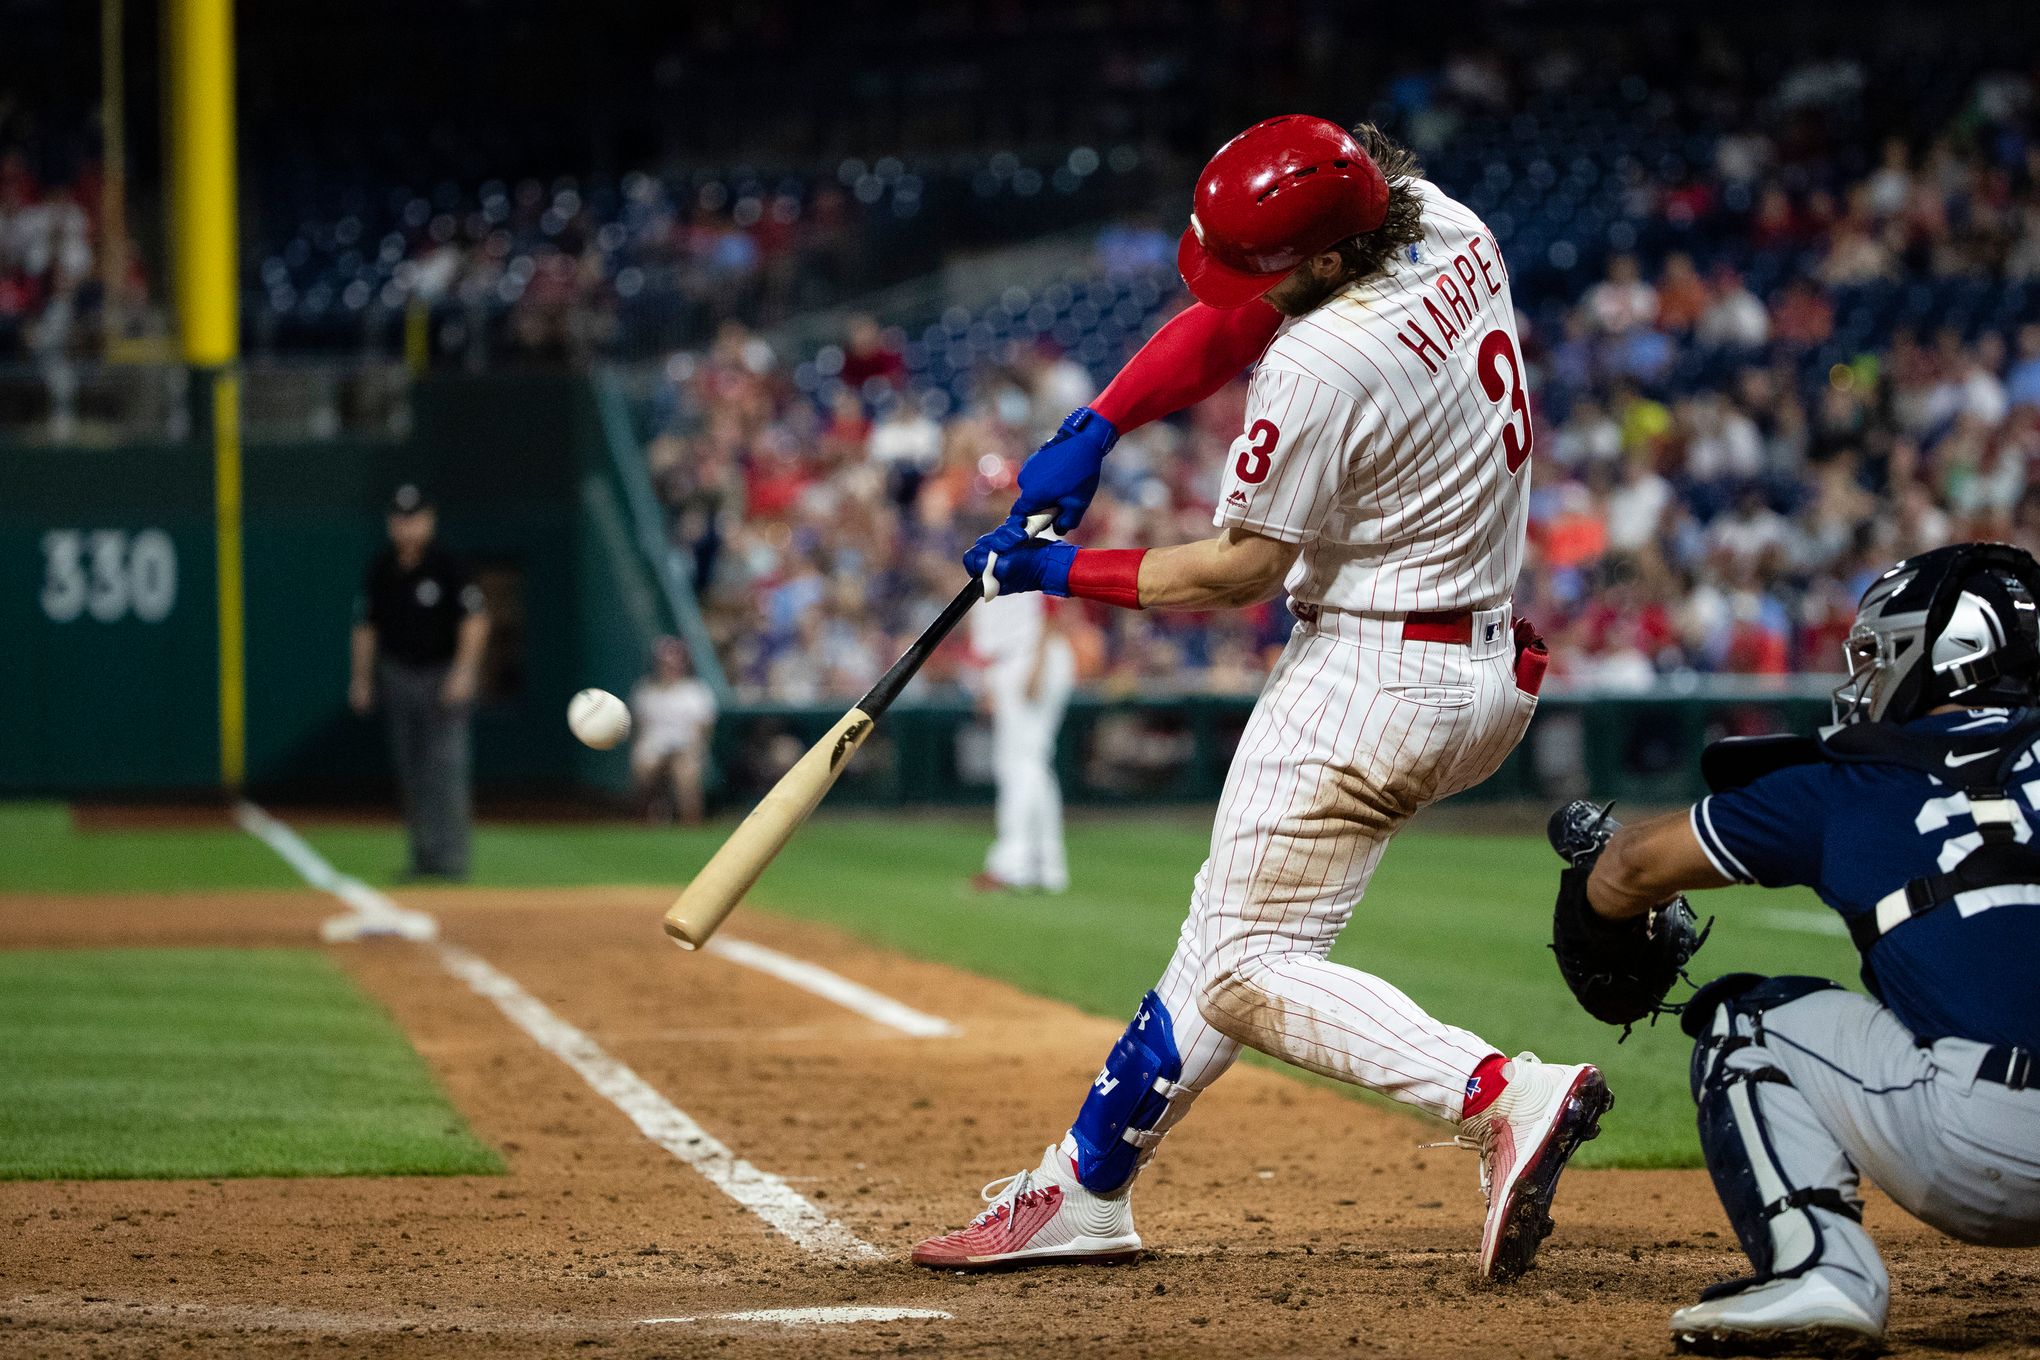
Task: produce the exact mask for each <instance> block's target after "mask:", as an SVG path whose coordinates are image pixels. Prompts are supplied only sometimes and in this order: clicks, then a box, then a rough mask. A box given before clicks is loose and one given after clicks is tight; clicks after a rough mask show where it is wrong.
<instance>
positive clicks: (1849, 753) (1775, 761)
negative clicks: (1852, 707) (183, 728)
mask: <svg viewBox="0 0 2040 1360" xmlns="http://www.w3.org/2000/svg"><path fill="white" fill-rule="evenodd" d="M2036 739H2040V708H2020V709H2013V710H2011V711H2010V714H2009V721H2007V722H2005V723H2004V724H2003V725H2000V726H1994V727H1992V728H1991V729H1990V730H1988V731H1970V732H1963V731H1954V732H1924V731H1918V730H1910V729H1907V728H1902V727H1898V726H1895V725H1893V724H1890V723H1880V722H1859V723H1851V724H1849V725H1847V726H1844V727H1835V728H1829V729H1827V730H1826V731H1825V732H1823V733H1822V734H1821V735H1819V736H1818V737H1730V738H1727V739H1725V740H1722V741H1717V742H1714V743H1713V744H1711V745H1710V746H1708V748H1707V749H1706V751H1705V752H1703V753H1702V755H1701V758H1700V772H1701V774H1702V776H1703V777H1704V778H1705V779H1706V781H1707V786H1708V788H1710V789H1712V790H1713V791H1714V792H1716V793H1724V792H1727V791H1728V790H1731V789H1738V788H1741V787H1743V786H1744V785H1746V784H1750V783H1753V782H1754V781H1756V780H1757V779H1760V778H1762V777H1763V776H1764V775H1767V774H1769V773H1771V772H1772V771H1774V770H1782V769H1787V768H1790V767H1792V766H1795V765H1810V764H1816V763H1822V762H1825V763H1830V764H1838V765H1888V766H1897V767H1899V768H1901V769H1907V770H1912V771H1915V772H1917V773H1920V774H1924V775H1927V776H1930V777H1931V778H1932V779H1934V780H1935V781H1937V782H1939V783H1941V784H1943V785H1946V786H1947V787H1948V788H1949V789H1951V790H1953V791H1959V792H1961V793H1962V794H1963V795H1964V796H1965V797H1966V798H1967V799H1968V801H1969V807H1970V813H1971V816H1972V817H1973V818H1974V820H1975V822H1976V830H1977V834H1978V835H1980V836H1981V837H1982V844H1980V845H1978V846H1977V847H1976V848H1975V849H1973V850H1971V851H1970V852H1969V854H1968V855H1966V856H1964V857H1963V859H1962V860H1961V862H1960V863H1958V864H1956V865H1955V866H1953V867H1952V868H1949V869H1945V870H1943V871H1941V872H1938V873H1931V874H1925V875H1922V876H1920V877H1918V878H1914V879H1911V880H1909V881H1907V882H1905V883H1903V884H1898V885H1895V886H1894V887H1893V888H1892V890H1891V891H1889V892H1887V893H1886V894H1885V895H1884V896H1883V897H1882V898H1880V899H1879V900H1878V901H1877V903H1876V905H1875V907H1874V908H1873V909H1872V910H1870V911H1868V912H1863V913H1860V914H1857V915H1853V916H1849V917H1847V918H1846V919H1847V921H1848V925H1849V934H1850V936H1851V937H1852V938H1853V939H1854V940H1855V944H1856V948H1857V950H1858V952H1860V953H1861V954H1862V955H1863V973H1864V980H1865V981H1866V982H1868V983H1870V985H1871V989H1872V990H1873V991H1875V990H1876V982H1875V979H1874V978H1873V977H1872V976H1871V968H1870V950H1871V947H1872V946H1874V945H1875V944H1876V943H1877V942H1878V941H1879V940H1880V939H1882V938H1883V937H1884V936H1885V935H1887V934H1889V933H1890V932H1891V931H1893V930H1896V929H1899V928H1900V927H1902V926H1904V925H1905V924H1906V923H1907V922H1909V921H1911V920H1913V919H1914V918H1915V917H1918V916H1921V915H1924V914H1925V913H1927V912H1929V911H1933V910H1935V909H1937V908H1940V907H1944V906H1946V905H1948V904H1950V903H1953V902H1954V901H1955V899H1956V898H1957V897H1960V896H1963V895H1965V894H1969V893H1988V892H1994V891H2007V892H2012V893H2016V894H2017V895H2018V900H2032V899H2036V898H2040V847H2035V846H2033V845H2029V844H2027V843H2025V842H2022V841H2020V840H2019V839H2018V829H2019V826H2020V822H2021V814H2020V812H2019V809H2018V807H2017V806H2016V805H2015V804H2014V802H2013V800H2012V798H2011V795H2010V793H2009V791H2008V789H2009V785H2010V783H2011V780H2012V775H2013V771H2014V769H2015V768H2016V767H2017V766H2018V765H2019V763H2020V762H2021V761H2022V760H2024V759H2025V757H2026V755H2027V752H2028V750H2029V749H2030V748H2031V747H2032V745H2033V743H2034V741H2035V740H2036Z"/></svg>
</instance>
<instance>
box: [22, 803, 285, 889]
mask: <svg viewBox="0 0 2040 1360" xmlns="http://www.w3.org/2000/svg"><path fill="white" fill-rule="evenodd" d="M301 886H303V880H302V879H300V878H299V877H298V876H297V875H296V874H294V873H292V872H291V871H290V866H289V865H287V864H285V863H284V862H283V861H282V860H280V859H278V858H277V857H276V856H275V855H274V854H273V853H271V851H270V850H269V847H267V846H265V845H263V844H262V842H260V841H258V840H256V839H255V838H254V837H253V836H250V835H248V834H247V833H246V832H244V831H238V830H236V829H235V828H233V827H231V826H222V827H217V828H211V829H206V830H198V829H192V828H181V827H180V828H176V829H170V830H162V831H153V830H152V831H116V832H94V833H92V834H91V835H84V834H81V833H80V832H78V831H77V830H76V829H74V828H73V827H72V825H71V814H70V812H69V810H68V809H66V808H65V807H64V805H63V804H61V803H0V892H48V893H101V892H105V893H113V892H152V891H203V890H204V889H207V888H291V887H301Z"/></svg>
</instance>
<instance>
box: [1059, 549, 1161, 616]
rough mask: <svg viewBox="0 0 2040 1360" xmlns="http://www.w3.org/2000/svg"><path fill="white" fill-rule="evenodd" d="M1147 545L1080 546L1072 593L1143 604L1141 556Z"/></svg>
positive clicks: (1072, 574)
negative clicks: (1140, 546) (1138, 546)
mask: <svg viewBox="0 0 2040 1360" xmlns="http://www.w3.org/2000/svg"><path fill="white" fill-rule="evenodd" d="M1146 556H1147V549H1146V548H1079V549H1077V554H1076V556H1074V557H1072V558H1071V559H1070V582H1069V588H1070V595H1071V597H1072V598H1074V599H1079V600H1102V601H1104V602H1105V603H1106V604H1116V605H1118V606H1119V607H1120V608H1121V609H1138V608H1140V559H1141V558H1143V557H1146Z"/></svg>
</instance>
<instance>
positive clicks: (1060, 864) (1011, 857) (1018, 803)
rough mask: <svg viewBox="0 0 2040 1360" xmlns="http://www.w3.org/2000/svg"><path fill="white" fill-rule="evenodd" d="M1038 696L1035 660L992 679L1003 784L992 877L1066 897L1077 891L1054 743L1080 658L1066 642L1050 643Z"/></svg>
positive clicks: (995, 754) (996, 757) (990, 855)
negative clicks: (1067, 890) (1033, 680)
mask: <svg viewBox="0 0 2040 1360" xmlns="http://www.w3.org/2000/svg"><path fill="white" fill-rule="evenodd" d="M1042 647H1043V655H1042V658H1041V674H1040V680H1039V684H1038V685H1037V686H1036V689H1035V693H1033V694H1032V695H1030V694H1029V693H1028V692H1027V690H1028V681H1029V680H1030V679H1031V678H1033V673H1034V662H1033V658H1032V657H1023V658H1020V659H1019V660H1017V661H1008V662H1005V663H1002V664H1000V665H999V666H996V667H994V668H993V669H992V670H991V672H990V673H989V674H988V675H987V677H986V679H987V683H988V685H989V686H990V691H991V698H992V762H993V766H992V768H993V772H994V775H993V777H994V778H995V780H996V781H997V786H998V793H997V803H996V807H995V810H994V813H993V824H994V826H995V828H996V832H997V834H996V836H995V838H994V840H993V841H992V847H991V849H990V850H989V851H987V852H986V854H985V872H986V873H988V874H990V875H991V876H992V877H994V878H996V879H998V880H999V881H1000V882H1002V883H1007V884H1011V885H1012V886H1013V887H1016V888H1046V889H1047V890H1048V891H1050V892H1061V891H1063V890H1064V889H1065V888H1067V887H1069V885H1070V867H1069V860H1068V857H1067V856H1066V855H1065V853H1064V850H1063V816H1062V786H1061V785H1060V784H1058V783H1057V782H1056V777H1055V740H1056V734H1057V733H1058V732H1060V731H1061V730H1062V721H1063V713H1064V712H1065V711H1066V710H1067V709H1068V708H1069V705H1070V691H1071V690H1072V689H1074V688H1075V687H1076V682H1077V659H1076V652H1075V651H1074V650H1072V649H1071V647H1070V644H1069V643H1068V642H1067V641H1065V640H1064V639H1063V638H1060V637H1050V638H1047V639H1046V640H1045V641H1044V642H1043V643H1042Z"/></svg>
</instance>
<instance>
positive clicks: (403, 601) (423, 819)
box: [347, 484, 489, 879]
mask: <svg viewBox="0 0 2040 1360" xmlns="http://www.w3.org/2000/svg"><path fill="white" fill-rule="evenodd" d="M437 529H438V516H437V514H436V513H435V512H434V509H433V505H432V501H431V500H430V499H429V498H428V497H427V496H426V495H425V493H424V492H423V491H421V490H420V489H419V488H418V487H416V486H413V485H409V484H406V485H404V486H400V487H398V488H397V490H396V494H395V495H393V496H392V497H391V498H390V510H389V538H390V541H389V546H388V547H386V548H384V549H383V550H382V551H381V552H379V553H377V554H376V556H375V560H374V561H372V562H370V563H369V566H368V575H367V576H366V578H364V580H363V582H362V590H361V599H360V602H359V604H358V606H357V608H356V611H355V622H354V639H353V643H354V646H353V660H354V667H353V678H352V681H351V683H350V684H349V686H348V691H347V702H348V705H349V706H350V707H351V708H353V710H354V711H355V712H356V713H359V714H364V715H365V714H367V713H368V712H369V711H370V709H372V708H374V707H375V706H376V705H377V704H378V703H380V704H381V706H382V709H383V712H384V714H385V716H386V717H387V719H388V721H389V729H390V758H391V761H392V763H393V764H395V766H396V770H397V786H398V788H399V789H400V790H401V791H402V793H403V800H404V824H405V827H406V829H407V830H408V831H409V833H410V839H411V863H410V873H411V875H412V876H413V877H428V878H445V879H462V878H466V877H467V872H468V832H469V825H470V823H471V822H472V820H473V803H472V797H471V793H470V789H469V769H468V767H469V760H468V719H469V715H470V713H471V712H472V710H473V707H474V699H475V686H476V681H477V679H478V677H479V675H480V673H481V661H482V648H483V647H484V646H485V645H486V644H487V642H488V639H489V618H488V615H487V613H485V612H484V610H483V600H482V590H481V587H480V586H478V585H476V584H475V582H474V578H473V577H471V576H470V575H469V574H468V570H467V567H466V566H465V565H464V564H463V563H462V562H461V561H460V559H459V558H457V557H455V556H453V554H451V553H449V552H447V551H446V550H445V549H444V548H441V547H440V546H439V545H438V544H437V543H435V542H434V541H433V534H434V533H435V531H436V530H437Z"/></svg>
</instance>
